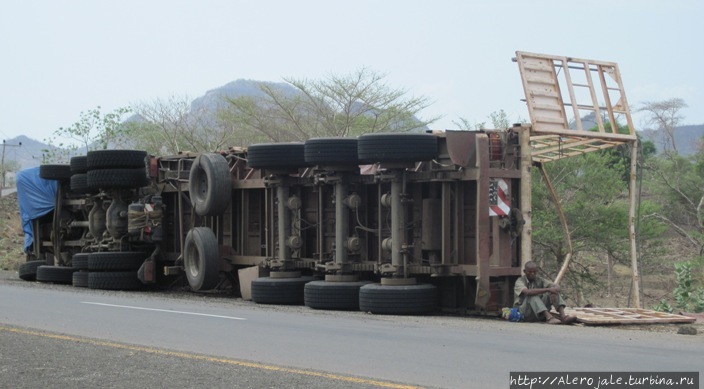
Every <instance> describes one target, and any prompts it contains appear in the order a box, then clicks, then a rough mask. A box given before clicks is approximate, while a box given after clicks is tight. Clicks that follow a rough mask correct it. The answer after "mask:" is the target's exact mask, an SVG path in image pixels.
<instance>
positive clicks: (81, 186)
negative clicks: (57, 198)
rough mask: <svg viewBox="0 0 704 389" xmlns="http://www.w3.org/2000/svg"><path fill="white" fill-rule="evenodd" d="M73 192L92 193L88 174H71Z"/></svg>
mask: <svg viewBox="0 0 704 389" xmlns="http://www.w3.org/2000/svg"><path fill="white" fill-rule="evenodd" d="M71 192H73V193H79V194H85V193H90V192H91V189H90V187H89V186H88V175H87V174H85V173H78V174H74V175H72V176H71Z"/></svg>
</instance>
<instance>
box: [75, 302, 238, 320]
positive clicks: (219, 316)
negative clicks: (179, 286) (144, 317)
mask: <svg viewBox="0 0 704 389" xmlns="http://www.w3.org/2000/svg"><path fill="white" fill-rule="evenodd" d="M81 304H91V305H101V306H104V307H113V308H127V309H138V310H142V311H155V312H167V313H179V314H182V315H193V316H207V317H217V318H220V319H230V320H247V319H245V318H243V317H235V316H222V315H209V314H207V313H196V312H184V311H172V310H170V309H157V308H144V307H132V306H129V305H115V304H104V303H93V302H90V301H81Z"/></svg>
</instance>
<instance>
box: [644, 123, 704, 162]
mask: <svg viewBox="0 0 704 389" xmlns="http://www.w3.org/2000/svg"><path fill="white" fill-rule="evenodd" d="M641 134H642V135H643V138H645V139H648V140H651V141H653V143H655V147H656V149H657V150H658V152H661V151H662V150H663V147H664V144H665V143H664V139H663V138H662V135H661V134H659V133H658V132H656V131H654V130H644V131H643V132H642V133H641ZM703 137H704V124H699V125H689V126H680V127H675V146H677V152H678V153H679V154H680V155H692V154H696V153H697V151H698V150H697V147H700V146H701V145H703V144H704V139H702V138H703Z"/></svg>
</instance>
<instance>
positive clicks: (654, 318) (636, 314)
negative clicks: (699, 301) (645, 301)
mask: <svg viewBox="0 0 704 389" xmlns="http://www.w3.org/2000/svg"><path fill="white" fill-rule="evenodd" d="M565 313H566V314H568V315H570V316H575V317H576V318H577V321H578V322H580V323H584V324H586V325H609V324H667V323H693V322H695V321H696V318H693V317H688V316H683V315H675V314H672V313H666V312H657V311H653V310H650V309H640V308H566V309H565Z"/></svg>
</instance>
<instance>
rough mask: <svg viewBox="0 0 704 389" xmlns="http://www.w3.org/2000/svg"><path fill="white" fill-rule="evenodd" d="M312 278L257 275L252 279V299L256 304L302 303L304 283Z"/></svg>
mask: <svg viewBox="0 0 704 389" xmlns="http://www.w3.org/2000/svg"><path fill="white" fill-rule="evenodd" d="M313 280H314V278H313V277H299V278H270V277H259V278H257V279H255V280H254V281H252V301H254V302H255V303H257V304H289V305H294V304H303V302H304V293H305V292H304V288H305V285H306V284H307V283H309V282H311V281H313Z"/></svg>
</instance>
